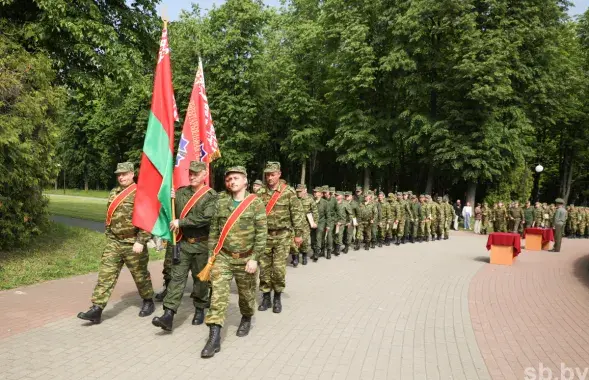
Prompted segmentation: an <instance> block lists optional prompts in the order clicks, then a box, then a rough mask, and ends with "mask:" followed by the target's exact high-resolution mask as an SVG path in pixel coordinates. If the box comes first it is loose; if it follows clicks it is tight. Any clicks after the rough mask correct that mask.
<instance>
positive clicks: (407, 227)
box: [403, 219, 413, 237]
mask: <svg viewBox="0 0 589 380" xmlns="http://www.w3.org/2000/svg"><path fill="white" fill-rule="evenodd" d="M411 232H413V220H411V219H405V232H404V233H403V234H404V235H405V236H406V237H408V236H409V235H411Z"/></svg>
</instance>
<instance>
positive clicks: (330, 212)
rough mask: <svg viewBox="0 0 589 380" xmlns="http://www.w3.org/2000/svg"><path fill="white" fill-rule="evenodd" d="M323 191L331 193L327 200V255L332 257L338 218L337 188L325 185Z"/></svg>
mask: <svg viewBox="0 0 589 380" xmlns="http://www.w3.org/2000/svg"><path fill="white" fill-rule="evenodd" d="M323 193H329V194H330V197H329V199H327V198H326V199H325V200H326V201H327V226H326V227H327V230H326V232H325V233H326V241H325V251H326V252H325V253H326V254H327V257H331V253H332V251H333V240H334V237H335V222H336V219H337V201H336V200H335V188H333V187H331V188H330V187H329V186H323Z"/></svg>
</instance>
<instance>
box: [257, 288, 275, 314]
mask: <svg viewBox="0 0 589 380" xmlns="http://www.w3.org/2000/svg"><path fill="white" fill-rule="evenodd" d="M270 306H272V302H270V292H268V293H262V302H260V306H258V311H266V310H268V308H269V307H270Z"/></svg>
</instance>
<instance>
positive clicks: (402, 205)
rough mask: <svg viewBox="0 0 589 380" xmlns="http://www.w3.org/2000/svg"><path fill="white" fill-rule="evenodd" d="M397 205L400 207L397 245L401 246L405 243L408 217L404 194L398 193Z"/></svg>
mask: <svg viewBox="0 0 589 380" xmlns="http://www.w3.org/2000/svg"><path fill="white" fill-rule="evenodd" d="M397 203H398V205H399V207H398V209H397V211H398V212H397V220H398V223H397V238H396V240H395V245H399V244H401V242H402V243H405V218H406V216H407V211H406V209H405V203H404V201H403V193H401V192H397Z"/></svg>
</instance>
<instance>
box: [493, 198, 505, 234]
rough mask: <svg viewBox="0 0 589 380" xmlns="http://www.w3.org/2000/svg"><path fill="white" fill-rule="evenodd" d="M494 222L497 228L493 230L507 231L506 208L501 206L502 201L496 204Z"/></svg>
mask: <svg viewBox="0 0 589 380" xmlns="http://www.w3.org/2000/svg"><path fill="white" fill-rule="evenodd" d="M495 223H496V224H497V230H496V231H495V232H507V210H506V209H505V207H504V206H503V202H499V204H498V205H497V210H496V211H495Z"/></svg>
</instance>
